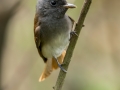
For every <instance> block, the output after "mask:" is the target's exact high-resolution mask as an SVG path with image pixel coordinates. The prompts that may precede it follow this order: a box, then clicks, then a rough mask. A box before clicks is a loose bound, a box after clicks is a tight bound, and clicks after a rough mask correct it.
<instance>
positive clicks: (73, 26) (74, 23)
mask: <svg viewBox="0 0 120 90" xmlns="http://www.w3.org/2000/svg"><path fill="white" fill-rule="evenodd" d="M68 17H69V19H70V20H71V22H72V30H71V31H74V29H75V25H76V22H75V20H74V19H72V18H71V17H70V16H68Z"/></svg>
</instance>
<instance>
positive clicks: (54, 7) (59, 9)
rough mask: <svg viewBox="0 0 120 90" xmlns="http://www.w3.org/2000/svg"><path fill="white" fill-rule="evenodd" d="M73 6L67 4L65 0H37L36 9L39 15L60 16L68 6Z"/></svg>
mask: <svg viewBox="0 0 120 90" xmlns="http://www.w3.org/2000/svg"><path fill="white" fill-rule="evenodd" d="M75 7H76V6H75V5H73V4H68V3H67V1H66V0H38V1H37V7H36V10H37V13H38V14H39V15H40V16H41V17H46V16H47V17H48V16H50V17H51V16H52V17H53V18H60V17H63V16H64V15H65V13H66V11H67V10H68V8H75Z"/></svg>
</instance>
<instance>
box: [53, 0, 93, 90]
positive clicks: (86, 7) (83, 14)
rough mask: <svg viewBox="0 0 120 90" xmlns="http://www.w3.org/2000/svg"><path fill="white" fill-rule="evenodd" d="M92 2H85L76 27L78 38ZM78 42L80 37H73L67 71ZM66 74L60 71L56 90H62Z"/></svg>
mask: <svg viewBox="0 0 120 90" xmlns="http://www.w3.org/2000/svg"><path fill="white" fill-rule="evenodd" d="M91 2H92V0H85V2H84V5H83V7H82V10H81V13H80V16H79V19H78V22H77V24H76V26H75V31H76V33H77V34H78V36H79V34H80V31H81V29H82V27H83V23H84V20H85V17H86V15H87V12H88V10H89V8H90V5H91ZM77 40H78V37H76V36H73V37H72V38H71V42H70V44H69V46H68V49H67V52H66V56H65V58H64V62H63V63H64V64H65V65H64V66H63V67H64V68H65V69H66V70H67V69H68V66H69V63H70V61H71V57H72V54H73V51H74V48H75V45H76V43H77ZM66 74H67V73H65V72H63V71H62V70H60V73H59V76H58V79H57V82H56V85H55V87H54V90H61V89H62V86H63V83H64V79H65V77H66Z"/></svg>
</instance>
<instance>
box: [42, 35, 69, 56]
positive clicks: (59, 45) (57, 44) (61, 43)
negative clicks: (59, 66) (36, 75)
mask: <svg viewBox="0 0 120 90" xmlns="http://www.w3.org/2000/svg"><path fill="white" fill-rule="evenodd" d="M69 39H70V33H67V34H64V35H63V34H61V35H59V36H57V37H56V38H55V39H54V40H52V41H51V42H50V43H49V44H45V45H44V46H43V47H42V54H43V56H44V57H46V58H52V57H53V56H54V57H56V58H57V57H59V56H60V55H61V54H62V52H63V51H64V50H65V49H66V48H67V46H68V45H69Z"/></svg>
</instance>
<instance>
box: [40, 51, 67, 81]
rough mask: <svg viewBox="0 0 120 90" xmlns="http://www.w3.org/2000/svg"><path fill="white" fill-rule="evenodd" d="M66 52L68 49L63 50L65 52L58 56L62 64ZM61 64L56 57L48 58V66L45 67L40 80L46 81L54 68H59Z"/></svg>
mask: <svg viewBox="0 0 120 90" xmlns="http://www.w3.org/2000/svg"><path fill="white" fill-rule="evenodd" d="M65 54H66V51H63V53H62V54H61V56H59V57H58V61H59V63H60V64H62V62H63V59H64V56H65ZM58 67H59V66H58V64H57V62H56V60H55V59H54V58H52V59H48V60H47V62H46V66H45V69H44V71H43V73H42V75H41V76H40V78H39V82H41V81H44V80H45V79H46V78H47V77H48V76H49V75H50V74H51V72H52V71H53V70H54V69H57V68H58Z"/></svg>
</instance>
